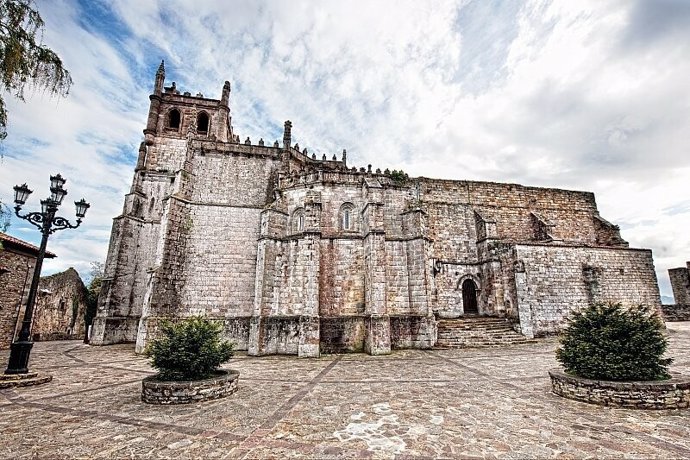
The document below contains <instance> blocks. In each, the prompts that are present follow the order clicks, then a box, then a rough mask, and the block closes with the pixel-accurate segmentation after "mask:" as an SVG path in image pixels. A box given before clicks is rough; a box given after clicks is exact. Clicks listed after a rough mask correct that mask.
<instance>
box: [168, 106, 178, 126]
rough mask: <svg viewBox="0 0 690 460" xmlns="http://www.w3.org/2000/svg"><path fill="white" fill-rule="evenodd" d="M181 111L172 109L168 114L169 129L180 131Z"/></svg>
mask: <svg viewBox="0 0 690 460" xmlns="http://www.w3.org/2000/svg"><path fill="white" fill-rule="evenodd" d="M180 119H181V116H180V111H179V110H177V109H172V110H171V111H170V112H168V128H171V129H180Z"/></svg>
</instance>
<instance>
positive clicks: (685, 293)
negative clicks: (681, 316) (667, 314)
mask: <svg viewBox="0 0 690 460" xmlns="http://www.w3.org/2000/svg"><path fill="white" fill-rule="evenodd" d="M668 275H669V278H671V289H673V298H674V299H675V301H676V304H679V305H690V262H688V264H687V267H680V268H672V269H670V270H669V271H668Z"/></svg>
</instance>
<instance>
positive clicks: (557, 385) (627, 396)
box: [549, 369, 690, 409]
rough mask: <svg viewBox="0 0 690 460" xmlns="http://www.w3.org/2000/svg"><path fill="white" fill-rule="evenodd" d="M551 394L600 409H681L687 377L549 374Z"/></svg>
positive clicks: (688, 389) (686, 399)
mask: <svg viewBox="0 0 690 460" xmlns="http://www.w3.org/2000/svg"><path fill="white" fill-rule="evenodd" d="M549 376H550V377H551V387H552V389H553V392H554V393H556V394H557V395H559V396H563V397H564V398H568V399H574V400H577V401H583V402H587V403H590V404H599V405H602V406H612V407H627V408H632V409H684V408H687V407H690V377H685V376H680V375H675V376H674V377H673V378H671V379H668V380H655V381H645V382H609V381H603V380H590V379H585V378H582V377H576V376H574V375H570V374H566V373H565V372H563V371H562V370H561V369H552V370H550V371H549Z"/></svg>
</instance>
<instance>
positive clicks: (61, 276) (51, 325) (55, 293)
mask: <svg viewBox="0 0 690 460" xmlns="http://www.w3.org/2000/svg"><path fill="white" fill-rule="evenodd" d="M86 307H87V291H86V286H84V282H83V281H82V280H81V277H80V276H79V273H77V271H76V270H75V269H74V268H71V267H70V268H68V269H67V270H65V271H64V272H60V273H56V274H54V275H51V276H46V277H43V278H41V282H40V284H39V292H38V298H37V300H36V309H35V310H34V324H33V327H32V329H31V333H32V335H33V339H34V340H74V339H82V338H84V334H85V330H84V312H85V311H86Z"/></svg>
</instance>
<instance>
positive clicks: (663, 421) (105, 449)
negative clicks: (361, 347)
mask: <svg viewBox="0 0 690 460" xmlns="http://www.w3.org/2000/svg"><path fill="white" fill-rule="evenodd" d="M668 328H669V334H670V338H671V345H672V346H671V351H670V355H671V356H673V357H674V358H675V360H676V362H675V363H674V365H673V367H672V370H674V371H678V372H682V373H685V374H690V322H686V323H669V324H668ZM555 346H556V342H555V340H553V339H549V340H545V341H542V342H540V343H537V344H527V345H518V346H513V347H509V348H500V349H496V348H493V349H473V350H435V351H420V350H408V351H399V352H395V353H393V354H392V355H390V356H382V357H372V356H367V355H363V354H356V355H331V356H324V357H322V358H319V359H297V358H295V357H276V356H272V357H262V358H252V357H246V356H238V357H237V358H236V359H233V360H232V361H231V362H230V363H229V367H231V368H234V369H238V370H239V371H240V372H241V375H240V388H239V390H238V392H237V393H235V394H234V395H231V396H230V397H229V398H227V399H222V400H217V401H210V402H205V403H201V404H197V405H185V406H175V407H160V406H150V405H146V404H143V403H142V402H140V400H139V395H140V386H141V379H142V378H143V377H145V376H147V375H149V374H151V373H152V371H151V368H150V367H149V365H148V363H147V361H146V360H145V359H144V358H142V357H141V356H138V355H135V354H134V352H133V346H132V345H114V346H109V347H89V346H86V345H83V344H81V343H79V342H74V341H72V342H42V343H37V344H36V346H35V347H34V352H33V354H32V362H31V368H32V370H38V371H41V372H49V373H51V374H52V375H53V376H54V380H53V382H51V383H49V384H46V385H42V386H38V387H33V388H21V389H14V390H1V391H0V458H13V459H14V458H33V457H38V458H75V457H82V458H83V457H87V458H172V459H178V458H205V459H206V458H208V459H212V458H292V457H302V458H394V457H397V458H444V457H445V458H549V457H559V458H643V459H648V458H664V459H669V458H689V457H690V411H688V410H684V411H634V410H627V409H609V408H604V407H598V406H591V405H589V404H585V403H579V402H575V401H570V400H566V399H562V398H560V397H558V396H555V395H553V394H552V393H551V392H550V388H549V385H550V384H549V378H548V375H547V370H548V369H550V368H552V367H555V366H556V362H555V360H554V354H553V350H554V348H555ZM0 356H1V357H2V358H3V359H4V361H3V363H6V362H7V361H6V359H7V353H3V354H2V355H0ZM3 365H4V364H3Z"/></svg>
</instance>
